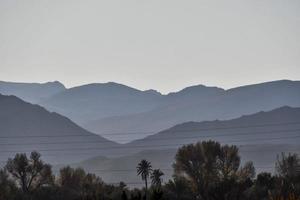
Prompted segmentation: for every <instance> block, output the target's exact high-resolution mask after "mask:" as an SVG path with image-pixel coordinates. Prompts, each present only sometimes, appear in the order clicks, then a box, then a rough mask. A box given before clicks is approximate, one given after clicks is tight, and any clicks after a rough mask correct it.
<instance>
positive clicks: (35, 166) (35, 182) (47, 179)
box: [5, 151, 54, 193]
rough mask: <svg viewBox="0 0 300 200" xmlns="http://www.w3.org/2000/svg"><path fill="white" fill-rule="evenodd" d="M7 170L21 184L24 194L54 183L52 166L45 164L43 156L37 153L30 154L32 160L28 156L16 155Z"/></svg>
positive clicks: (9, 160)
mask: <svg viewBox="0 0 300 200" xmlns="http://www.w3.org/2000/svg"><path fill="white" fill-rule="evenodd" d="M5 168H6V169H7V171H8V172H9V173H10V174H11V176H12V177H13V178H14V179H15V180H16V181H17V182H18V183H19V185H20V186H21V189H22V191H23V192H24V193H29V192H31V191H34V190H35V189H38V188H40V187H42V186H46V185H51V184H53V182H54V176H53V175H52V169H51V165H49V164H45V163H44V162H43V161H42V160H41V155H40V154H39V153H38V152H35V151H34V152H32V153H31V154H30V158H27V156H26V154H16V155H15V157H14V158H13V159H11V158H10V159H8V161H7V164H6V166H5Z"/></svg>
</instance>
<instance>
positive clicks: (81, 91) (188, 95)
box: [0, 80, 300, 143]
mask: <svg viewBox="0 0 300 200" xmlns="http://www.w3.org/2000/svg"><path fill="white" fill-rule="evenodd" d="M49 84H50V85H55V87H54V88H55V90H54V89H53V87H50V89H48V88H49V87H48V85H49ZM6 85H13V86H14V87H4V86H6ZM34 86H35V88H36V91H43V92H31V93H28V94H27V92H26V91H27V90H28V91H31V90H30V88H32V87H33V86H32V84H26V83H23V84H22V83H17V84H15V83H7V82H0V93H2V94H13V95H16V96H18V97H20V98H22V99H24V100H26V101H28V102H31V103H37V104H39V105H41V106H43V107H45V108H46V109H47V110H49V111H53V112H57V113H59V114H61V115H64V116H66V117H68V118H70V119H71V120H72V121H74V122H76V123H77V124H79V125H80V126H82V127H84V128H85V129H87V130H89V131H91V132H93V133H96V134H99V135H102V136H104V137H106V138H108V139H110V140H113V141H117V142H121V143H126V142H130V141H133V140H135V139H140V138H143V137H145V136H147V135H151V134H154V133H156V132H159V131H161V130H164V129H167V128H170V127H172V126H174V125H176V124H180V123H183V122H187V121H203V120H216V119H219V120H227V119H232V118H236V117H239V116H241V115H245V114H253V113H256V112H259V111H268V110H271V109H275V108H278V107H281V106H292V107H299V106H300V92H299V91H300V81H290V80H280V81H273V82H266V83H260V84H254V85H248V86H242V87H237V88H233V89H228V90H225V89H222V88H218V87H207V86H204V85H196V86H191V87H187V88H184V89H183V90H181V91H178V92H173V93H169V94H166V95H163V94H160V93H159V92H157V91H155V90H147V91H141V90H137V89H134V88H131V87H128V86H125V85H122V84H118V83H113V82H109V83H95V84H88V85H83V86H78V87H73V88H69V89H66V88H65V87H64V86H63V85H62V84H61V83H59V82H53V83H45V84H34ZM3 88H4V89H3ZM26 88H28V89H26ZM37 88H39V89H37ZM51 88H52V89H51ZM22 91H25V92H22ZM124 133H130V134H127V135H126V137H124Z"/></svg>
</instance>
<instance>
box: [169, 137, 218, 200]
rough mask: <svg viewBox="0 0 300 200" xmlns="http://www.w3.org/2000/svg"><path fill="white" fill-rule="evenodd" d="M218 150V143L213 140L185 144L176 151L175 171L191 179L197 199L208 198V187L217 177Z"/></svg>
mask: <svg viewBox="0 0 300 200" xmlns="http://www.w3.org/2000/svg"><path fill="white" fill-rule="evenodd" d="M220 151H221V148H220V144H219V143H217V142H214V141H208V142H206V141H204V142H198V143H196V144H189V145H185V146H183V147H181V148H180V149H179V150H178V151H177V154H176V156H175V164H174V168H175V173H176V174H177V175H178V176H182V177H186V178H187V179H188V180H190V181H191V183H192V188H193V191H194V192H195V194H197V198H199V199H208V193H207V192H208V188H209V187H210V185H211V184H212V183H214V182H216V181H217V179H218V177H217V176H218V172H217V158H218V155H219V154H220Z"/></svg>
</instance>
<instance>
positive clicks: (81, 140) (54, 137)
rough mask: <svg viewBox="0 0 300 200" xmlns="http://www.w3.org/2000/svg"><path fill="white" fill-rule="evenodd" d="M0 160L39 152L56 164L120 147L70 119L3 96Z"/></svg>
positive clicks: (1, 98)
mask: <svg viewBox="0 0 300 200" xmlns="http://www.w3.org/2000/svg"><path fill="white" fill-rule="evenodd" d="M0 111H1V112H0V138H1V142H0V143H1V144H0V152H1V154H0V161H1V160H2V161H3V160H6V159H7V157H8V156H12V155H14V154H15V153H19V152H22V153H23V152H30V151H33V150H38V151H40V153H42V154H43V157H44V158H46V159H47V160H48V161H50V162H53V163H59V162H63V163H68V162H75V161H80V160H82V159H86V158H89V157H92V156H96V155H111V153H112V152H113V149H111V148H115V147H117V146H118V144H116V143H114V142H111V141H108V140H106V139H104V138H102V137H101V136H98V135H95V134H93V133H90V132H88V131H86V130H85V129H83V128H81V127H79V126H78V125H76V124H75V123H73V122H72V121H71V120H69V119H68V118H66V117H64V116H61V115H59V114H57V113H50V112H48V111H47V110H46V109H44V108H42V107H40V106H38V105H32V104H30V103H26V102H24V101H23V100H21V99H19V98H17V97H15V96H4V95H0Z"/></svg>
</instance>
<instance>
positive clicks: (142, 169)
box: [136, 160, 152, 199]
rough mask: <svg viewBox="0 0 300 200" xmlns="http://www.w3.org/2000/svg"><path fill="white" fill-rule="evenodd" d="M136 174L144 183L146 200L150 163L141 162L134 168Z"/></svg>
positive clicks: (150, 169)
mask: <svg viewBox="0 0 300 200" xmlns="http://www.w3.org/2000/svg"><path fill="white" fill-rule="evenodd" d="M136 169H137V174H138V175H140V176H141V177H142V180H143V181H145V188H146V193H145V196H146V199H147V191H148V182H147V179H148V177H149V175H150V173H151V171H152V166H151V163H150V162H149V161H147V160H141V162H140V163H139V164H138V166H137V167H136Z"/></svg>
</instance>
